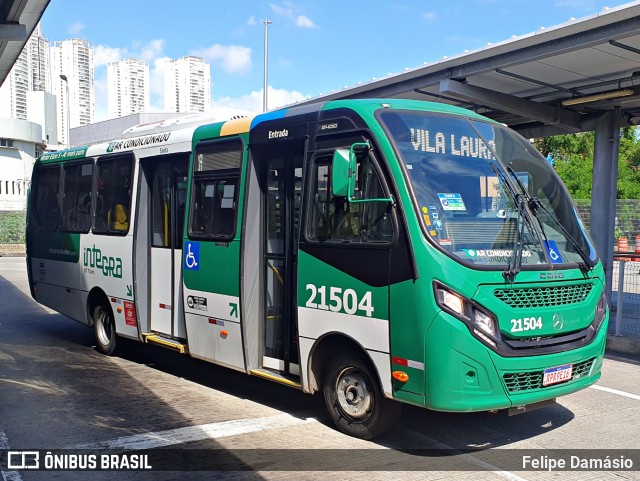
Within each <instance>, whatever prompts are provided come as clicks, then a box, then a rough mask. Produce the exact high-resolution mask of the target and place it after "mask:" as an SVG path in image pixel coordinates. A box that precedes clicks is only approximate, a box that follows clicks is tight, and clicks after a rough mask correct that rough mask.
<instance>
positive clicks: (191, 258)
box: [184, 242, 200, 271]
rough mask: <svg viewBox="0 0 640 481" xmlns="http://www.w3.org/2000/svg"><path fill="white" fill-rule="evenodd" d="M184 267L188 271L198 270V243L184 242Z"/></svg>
mask: <svg viewBox="0 0 640 481" xmlns="http://www.w3.org/2000/svg"><path fill="white" fill-rule="evenodd" d="M184 252H185V254H184V268H185V269H187V270H189V271H199V270H200V243H199V242H187V243H186V244H185V251H184Z"/></svg>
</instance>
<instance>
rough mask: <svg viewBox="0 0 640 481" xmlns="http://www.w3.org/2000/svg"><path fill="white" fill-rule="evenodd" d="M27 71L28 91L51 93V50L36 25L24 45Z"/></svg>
mask: <svg viewBox="0 0 640 481" xmlns="http://www.w3.org/2000/svg"><path fill="white" fill-rule="evenodd" d="M25 50H26V51H27V62H28V69H29V90H31V91H36V92H51V66H50V57H51V50H50V48H49V40H47V38H46V37H45V36H44V35H42V26H41V25H40V23H38V25H36V28H35V30H34V31H33V33H32V34H31V37H29V40H28V41H27V44H26V45H25Z"/></svg>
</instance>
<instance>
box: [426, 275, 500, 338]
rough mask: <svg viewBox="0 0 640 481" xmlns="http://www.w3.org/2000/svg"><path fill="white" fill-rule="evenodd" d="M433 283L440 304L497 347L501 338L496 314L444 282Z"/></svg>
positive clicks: (477, 334) (478, 335) (476, 334)
mask: <svg viewBox="0 0 640 481" xmlns="http://www.w3.org/2000/svg"><path fill="white" fill-rule="evenodd" d="M433 285H434V290H435V295H436V302H437V303H438V306H440V308H441V309H442V310H444V311H446V312H448V313H449V314H451V315H452V316H454V317H456V318H458V319H460V320H461V321H462V322H464V323H465V324H466V325H467V326H468V327H469V330H470V331H471V332H472V333H473V334H474V335H475V336H476V337H477V338H479V339H480V340H482V341H483V342H484V343H485V344H488V345H490V346H491V347H493V348H495V347H496V341H498V340H499V333H498V327H497V323H496V319H495V316H493V315H492V314H491V313H490V312H489V311H487V310H486V309H484V308H483V307H481V306H479V305H478V304H476V303H474V302H473V301H471V300H470V299H467V298H466V297H464V296H461V295H460V294H458V293H456V292H454V291H453V290H451V289H449V288H448V287H447V286H445V285H444V284H441V283H439V282H434V284H433Z"/></svg>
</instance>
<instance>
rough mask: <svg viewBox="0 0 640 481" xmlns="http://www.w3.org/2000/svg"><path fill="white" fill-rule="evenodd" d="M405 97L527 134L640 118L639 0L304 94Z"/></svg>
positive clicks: (565, 130)
mask: <svg viewBox="0 0 640 481" xmlns="http://www.w3.org/2000/svg"><path fill="white" fill-rule="evenodd" d="M365 97H376V98H407V99H416V100H429V101H435V102H444V103H448V104H452V105H457V106H461V107H465V108H468V109H472V110H475V111H477V112H478V113H480V114H482V115H485V116H487V117H491V118H493V119H495V120H497V121H499V122H502V123H505V124H507V125H509V126H510V127H512V128H514V129H515V130H518V131H520V133H522V134H523V135H524V136H525V137H543V136H547V135H556V134H563V133H570V132H578V131H584V130H592V129H593V127H594V122H595V120H596V119H597V118H598V117H600V116H601V115H602V113H604V112H606V111H608V110H614V109H616V108H619V109H620V110H621V115H620V119H621V122H622V124H623V125H629V124H635V123H638V121H640V1H635V2H632V3H628V4H625V5H622V6H620V7H616V8H609V9H604V10H603V11H601V12H600V13H597V14H595V15H592V16H590V17H586V18H582V19H578V20H574V19H572V20H570V21H568V22H566V23H563V24H561V25H557V26H554V27H549V28H541V29H539V30H537V31H535V32H532V33H529V34H527V35H522V36H518V37H515V36H514V37H512V38H511V39H509V40H506V41H504V42H500V43H496V44H489V45H487V46H485V47H484V48H482V49H479V50H475V51H472V52H465V53H463V54H461V55H457V56H454V57H445V58H443V59H441V60H439V61H437V62H434V63H427V64H425V65H423V66H421V67H418V68H415V69H407V70H406V71H405V72H403V73H401V74H397V75H391V76H389V77H386V78H384V79H380V80H373V81H371V82H368V83H365V84H360V85H357V86H355V87H351V88H345V89H343V90H340V91H338V92H333V93H331V94H329V95H323V96H320V97H319V98H315V99H310V100H308V101H305V102H302V104H305V103H311V102H317V101H324V100H331V99H345V98H365Z"/></svg>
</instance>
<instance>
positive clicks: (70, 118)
mask: <svg viewBox="0 0 640 481" xmlns="http://www.w3.org/2000/svg"><path fill="white" fill-rule="evenodd" d="M51 73H52V75H51V77H52V84H53V91H54V94H55V95H56V97H57V98H58V134H59V139H60V143H62V144H66V145H68V144H69V139H68V137H67V136H68V134H69V129H70V128H73V127H78V126H80V125H87V124H90V123H91V122H93V119H94V116H95V109H96V100H95V98H96V94H95V87H94V83H93V46H92V45H91V44H90V43H89V42H88V41H86V40H81V39H79V38H73V39H69V40H63V41H61V42H53V44H52V45H51Z"/></svg>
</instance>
